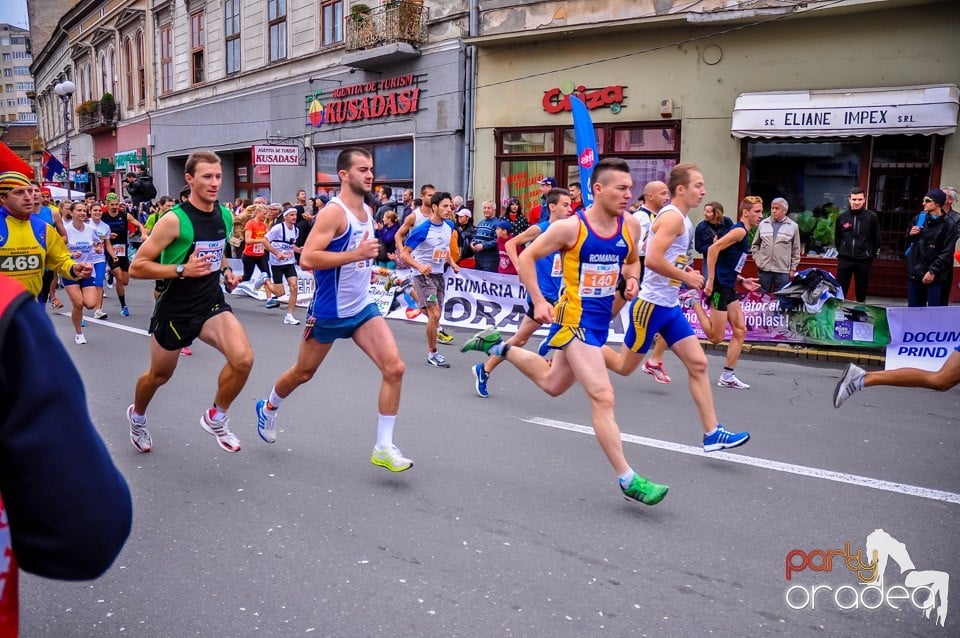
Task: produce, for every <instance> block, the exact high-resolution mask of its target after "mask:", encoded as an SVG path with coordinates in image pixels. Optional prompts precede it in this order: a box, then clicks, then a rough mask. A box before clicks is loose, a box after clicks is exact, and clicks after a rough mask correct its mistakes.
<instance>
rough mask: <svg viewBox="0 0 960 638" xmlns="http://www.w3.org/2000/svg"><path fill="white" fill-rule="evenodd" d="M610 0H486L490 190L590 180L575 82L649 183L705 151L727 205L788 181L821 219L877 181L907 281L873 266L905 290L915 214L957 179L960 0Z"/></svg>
mask: <svg viewBox="0 0 960 638" xmlns="http://www.w3.org/2000/svg"><path fill="white" fill-rule="evenodd" d="M596 4H597V3H593V2H587V1H586V0H574V1H571V2H551V1H544V2H538V1H534V2H523V3H519V2H496V3H490V4H489V5H487V4H484V8H483V10H482V11H481V16H480V31H479V35H478V37H476V38H473V39H471V40H470V43H471V44H473V45H475V46H477V47H478V48H479V49H480V55H479V56H478V65H479V66H478V76H477V86H478V89H477V101H476V103H477V110H476V137H477V141H476V154H475V166H476V172H475V183H476V188H475V190H474V195H475V196H476V197H477V198H488V197H490V198H495V199H497V200H498V201H501V202H502V201H504V200H505V199H506V198H508V197H510V196H518V197H520V198H521V199H523V200H524V201H525V202H526V205H527V206H529V205H530V203H532V201H533V199H534V197H535V193H536V189H537V184H536V182H537V181H538V180H539V179H541V178H543V177H546V176H555V177H556V178H557V180H558V182H559V183H560V184H562V185H563V184H569V183H570V182H572V181H575V180H577V177H576V175H577V156H576V146H575V144H574V137H573V131H572V120H571V115H570V111H569V108H568V99H567V96H568V95H570V94H576V95H579V96H580V97H582V98H583V99H584V100H585V102H586V104H587V107H588V108H590V109H591V110H590V113H591V115H592V119H593V122H594V124H595V127H596V129H597V138H598V144H599V146H600V149H599V150H600V153H601V155H613V156H621V157H624V158H625V159H626V160H627V161H628V163H629V164H630V166H631V169H632V171H633V175H634V181H635V182H636V184H637V187H636V191H637V194H639V192H640V189H642V187H643V184H644V183H645V182H646V181H649V180H650V179H655V178H658V179H662V178H663V177H664V176H665V175H667V174H668V173H669V170H670V168H671V167H672V166H674V165H675V164H676V163H677V162H679V161H693V162H696V163H697V164H698V165H699V166H700V167H701V169H702V170H703V172H704V175H705V177H706V182H707V191H708V192H707V201H709V200H717V201H720V202H721V203H722V204H723V205H724V206H725V208H726V210H727V211H728V214H730V213H732V214H733V215H734V216H735V215H736V209H737V203H738V202H739V201H740V199H741V198H742V197H743V196H744V195H746V194H758V195H761V196H763V197H764V200H765V202H766V206H767V207H768V208H769V201H770V199H772V198H773V197H777V196H781V197H785V198H786V199H787V200H788V201H789V202H790V203H791V212H802V211H806V216H807V217H809V218H812V219H814V220H816V222H819V221H820V220H827V219H829V215H830V214H831V213H832V212H833V211H835V210H837V209H843V208H844V207H845V206H846V199H847V194H848V193H849V190H850V188H851V187H853V186H857V185H860V186H863V187H864V188H866V189H867V193H868V205H869V206H870V207H871V208H872V209H874V210H876V211H877V212H878V213H879V215H880V219H881V226H882V237H881V240H882V246H881V248H880V252H881V254H880V256H881V258H887V259H888V261H889V262H890V264H889V265H890V268H891V273H894V272H895V273H896V277H894V278H892V279H895V280H897V281H898V282H901V283H899V284H897V283H894V285H893V286H892V287H888V288H884V282H885V280H887V279H890V278H884V277H875V278H874V279H875V281H876V285H875V286H874V289H873V290H872V291H871V294H890V295H894V294H897V292H898V289H899V288H902V281H903V266H902V262H900V261H899V258H900V256H901V255H902V250H903V241H904V239H903V237H904V233H905V231H906V225H907V223H908V221H909V218H910V216H911V215H913V214H915V213H916V211H918V210H920V208H921V201H920V200H921V199H922V197H923V195H924V193H925V192H926V191H927V189H928V188H930V186H931V185H937V184H957V183H958V182H960V143H958V141H957V138H956V135H955V131H956V126H957V103H958V89H957V81H958V75H957V72H956V60H958V59H960V41H958V40H957V39H956V38H955V37H953V35H952V33H951V30H950V29H949V27H948V25H949V24H951V21H952V23H953V24H955V23H956V20H955V16H954V10H955V8H954V7H953V6H952V3H951V2H948V1H946V0H929V1H920V2H906V1H900V0H873V1H868V2H860V3H851V2H822V3H818V2H803V3H800V2H796V3H793V2H780V1H779V0H777V1H769V2H766V1H761V2H757V3H753V4H751V9H750V10H748V11H743V10H730V9H727V8H725V7H726V6H727V3H720V2H705V3H695V4H694V5H691V4H690V3H689V2H684V1H682V0H674V1H673V2H660V1H656V2H654V1H653V0H646V1H641V2H635V3H629V4H627V3H605V4H604V5H603V7H605V8H604V9H603V10H599V11H598V10H597V6H596ZM520 5H523V6H522V9H523V10H522V11H521V10H519V9H521V6H520ZM696 215H699V211H698V212H697V213H695V216H696ZM826 226H829V224H827V223H826V222H825V223H823V224H821V227H826ZM831 236H832V229H831V232H830V233H826V232H824V233H822V234H820V235H818V236H817V237H816V238H815V237H813V233H810V237H809V238H808V242H807V249H808V251H810V252H816V253H819V254H823V253H824V252H827V254H829V250H828V249H829V248H830V241H831ZM878 263H880V262H878ZM898 287H899V288H898Z"/></svg>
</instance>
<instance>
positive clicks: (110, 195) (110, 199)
mask: <svg viewBox="0 0 960 638" xmlns="http://www.w3.org/2000/svg"><path fill="white" fill-rule="evenodd" d="M103 201H105V202H107V203H108V204H109V203H110V202H119V201H120V196H119V195H117V194H116V193H107V196H106V197H104V198H103Z"/></svg>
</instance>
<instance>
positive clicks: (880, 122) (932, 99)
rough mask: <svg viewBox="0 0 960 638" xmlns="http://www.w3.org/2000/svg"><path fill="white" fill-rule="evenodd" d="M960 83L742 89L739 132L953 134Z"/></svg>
mask: <svg viewBox="0 0 960 638" xmlns="http://www.w3.org/2000/svg"><path fill="white" fill-rule="evenodd" d="M958 104H960V89H958V88H957V85H956V84H930V85H924V86H902V87H896V88H877V89H834V90H820V91H770V92H765V93H741V94H740V96H739V97H738V98H737V101H736V104H735V105H734V109H733V120H732V123H731V127H730V134H731V135H733V136H734V137H740V138H742V137H764V138H775V137H791V138H809V137H850V136H852V137H864V136H877V135H952V134H954V133H956V131H957V112H958Z"/></svg>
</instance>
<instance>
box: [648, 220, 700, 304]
mask: <svg viewBox="0 0 960 638" xmlns="http://www.w3.org/2000/svg"><path fill="white" fill-rule="evenodd" d="M668 211H673V213H672V214H677V215H680V216H682V217H683V232H682V233H680V235H678V236H677V237H674V238H673V240H672V241H671V242H670V245H669V246H667V250H666V252H665V253H664V257H665V258H666V260H667V261H668V262H670V263H671V264H673V265H674V266H676V267H677V268H679V269H680V270H683V269H685V268H686V267H687V265H688V263H689V261H690V260H689V258H688V256H687V249H688V248H689V247H690V237H691V236H692V235H693V225H692V224H691V223H690V219H689V218H688V217H687V216H686V215H684V214H683V213H682V212H681V211H680V209H679V208H677V207H676V206H674V205H673V204H667V205H666V206H664V207H663V208H661V209H660V212H659V213H657V218H658V219H659V218H660V217H661V216H663V215H664V214H665V213H667V212H668ZM655 236H656V233H655V232H653V230H652V229H651V230H650V237H649V238H648V239H647V248H649V247H650V244H649V242H652V241H653V238H654V237H655ZM681 283H682V282H681V281H679V280H677V279H670V278H669V277H666V276H664V275H661V274H660V273H656V272H654V271H652V270H650V269H649V268H648V269H646V271H645V272H644V274H643V283H641V284H640V298H641V299H643V300H644V301H649V302H650V303H654V304H657V305H658V306H666V307H668V308H669V307H673V306H676V305H677V304H678V303H679V301H678V300H677V299H678V297H679V296H680V284H681Z"/></svg>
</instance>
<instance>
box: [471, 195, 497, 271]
mask: <svg viewBox="0 0 960 638" xmlns="http://www.w3.org/2000/svg"><path fill="white" fill-rule="evenodd" d="M481 209H482V210H483V219H481V220H480V221H479V222H477V226H476V229H475V230H474V233H473V240H472V241H471V242H470V248H471V249H472V250H473V255H474V258H475V259H476V267H477V270H485V271H487V272H497V269H498V268H499V266H500V250H499V249H498V248H497V226H498V225H499V224H500V220H499V219H497V205H496V204H494V203H493V202H491V201H489V200H488V201H485V202H483V204H482V205H481Z"/></svg>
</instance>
